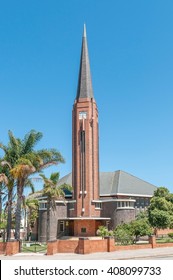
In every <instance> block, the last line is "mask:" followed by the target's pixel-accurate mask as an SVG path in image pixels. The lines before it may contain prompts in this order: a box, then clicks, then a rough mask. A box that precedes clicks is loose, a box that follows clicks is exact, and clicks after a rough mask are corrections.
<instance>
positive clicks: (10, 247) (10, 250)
mask: <svg viewBox="0 0 173 280" xmlns="http://www.w3.org/2000/svg"><path fill="white" fill-rule="evenodd" d="M19 249H20V248H19V241H13V242H7V243H6V255H7V256H10V255H15V254H17V253H19Z"/></svg>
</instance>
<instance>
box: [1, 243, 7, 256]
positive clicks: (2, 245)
mask: <svg viewBox="0 0 173 280" xmlns="http://www.w3.org/2000/svg"><path fill="white" fill-rule="evenodd" d="M5 249H6V242H0V255H4V254H5Z"/></svg>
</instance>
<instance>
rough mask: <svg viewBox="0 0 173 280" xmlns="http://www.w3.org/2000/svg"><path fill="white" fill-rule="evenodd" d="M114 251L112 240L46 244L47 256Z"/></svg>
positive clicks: (67, 241)
mask: <svg viewBox="0 0 173 280" xmlns="http://www.w3.org/2000/svg"><path fill="white" fill-rule="evenodd" d="M113 250H115V245H114V239H110V238H108V239H99V240H98V239H97V240H90V239H85V238H79V239H77V240H57V241H49V242H47V255H53V254H56V253H76V254H90V253H96V252H111V251H113Z"/></svg>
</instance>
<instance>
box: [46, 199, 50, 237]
mask: <svg viewBox="0 0 173 280" xmlns="http://www.w3.org/2000/svg"><path fill="white" fill-rule="evenodd" d="M46 240H47V241H49V240H50V199H49V198H48V199H47V225H46Z"/></svg>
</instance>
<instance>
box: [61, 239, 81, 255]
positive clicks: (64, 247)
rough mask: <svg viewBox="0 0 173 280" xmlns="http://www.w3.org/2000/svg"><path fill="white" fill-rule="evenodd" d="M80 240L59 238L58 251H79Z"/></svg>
mask: <svg viewBox="0 0 173 280" xmlns="http://www.w3.org/2000/svg"><path fill="white" fill-rule="evenodd" d="M78 243H79V240H58V241H57V253H78Z"/></svg>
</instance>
